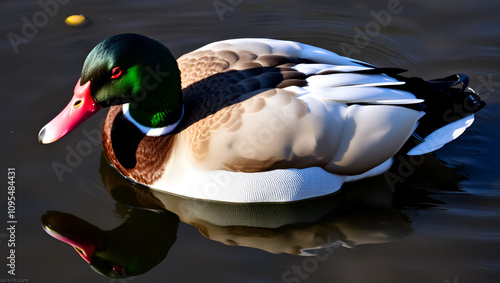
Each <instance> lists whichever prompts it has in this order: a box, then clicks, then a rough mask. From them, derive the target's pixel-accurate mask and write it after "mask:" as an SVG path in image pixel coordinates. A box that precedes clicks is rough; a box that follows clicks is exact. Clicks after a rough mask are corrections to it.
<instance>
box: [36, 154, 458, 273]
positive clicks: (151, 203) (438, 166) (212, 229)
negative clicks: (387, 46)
mask: <svg viewBox="0 0 500 283" xmlns="http://www.w3.org/2000/svg"><path fill="white" fill-rule="evenodd" d="M100 173H101V176H102V181H103V183H104V185H105V187H106V189H107V190H108V192H109V194H110V195H111V196H112V197H113V199H115V200H116V201H117V202H116V208H117V211H118V212H119V213H120V214H121V215H122V216H124V218H125V219H126V220H125V221H124V223H122V224H121V225H119V226H118V227H116V228H114V229H112V230H109V231H104V230H102V229H100V228H98V227H96V226H94V225H93V224H91V223H89V222H87V221H85V220H82V219H80V218H78V217H76V216H73V215H71V214H67V213H63V212H57V211H48V212H47V213H46V214H45V215H43V216H42V226H43V228H44V229H45V231H46V232H47V233H48V234H49V235H51V236H53V237H54V238H56V239H58V240H61V241H63V242H65V243H68V244H70V245H72V246H73V247H74V248H75V250H76V251H77V252H78V253H79V254H80V256H82V258H83V259H84V260H85V261H87V262H88V263H90V265H91V267H92V268H93V269H94V270H95V271H96V272H98V273H99V274H102V275H105V276H108V277H115V278H123V277H129V276H136V275H140V274H144V273H146V272H147V271H149V270H150V269H152V268H153V267H155V266H156V265H158V264H159V263H160V262H162V261H163V260H164V259H165V258H166V256H167V254H168V252H169V250H170V248H171V247H172V246H173V245H174V243H175V240H176V234H177V232H178V231H177V228H178V225H179V221H182V222H184V223H187V224H189V225H192V226H194V227H196V228H197V229H198V230H199V232H200V233H201V234H202V235H203V236H204V237H206V238H208V239H211V240H213V241H218V242H221V243H223V244H226V245H231V246H244V247H252V248H256V249H260V250H264V251H267V252H270V253H274V254H280V253H287V254H293V255H298V256H315V257H320V256H322V255H327V254H331V253H332V251H333V250H334V249H337V248H339V247H341V246H343V247H348V248H354V247H356V246H358V245H364V244H382V243H388V242H393V241H397V240H399V239H401V238H404V237H406V236H408V235H410V234H411V233H412V232H413V229H412V227H411V226H412V221H411V219H410V218H409V217H408V216H407V215H405V213H404V212H405V211H408V210H415V209H439V207H440V206H441V205H443V204H444V203H443V202H441V201H438V200H435V199H433V198H432V197H431V195H432V194H438V193H446V192H462V191H461V189H460V188H459V185H458V184H459V182H461V181H462V180H464V179H466V177H465V176H464V175H462V174H461V172H460V168H457V167H453V166H450V165H448V164H445V163H444V162H442V161H441V160H439V159H438V158H437V157H435V155H433V154H428V155H425V156H422V157H411V158H403V157H397V158H396V162H395V163H394V165H393V166H392V168H391V169H390V170H389V171H388V172H386V173H384V174H382V175H379V176H376V177H372V178H369V179H366V180H362V181H358V182H354V183H347V184H345V185H344V187H343V189H342V190H341V191H339V192H337V193H334V194H332V195H329V196H326V197H321V198H317V199H311V200H306V201H299V202H294V203H286V204H231V203H221V202H211V201H205V200H197V199H190V198H185V197H180V196H175V195H172V194H168V193H164V192H159V191H154V190H150V189H148V188H147V187H144V186H142V185H139V184H136V183H133V182H131V181H129V180H128V179H125V178H124V177H122V175H120V174H119V173H118V172H117V171H116V170H115V169H114V168H113V167H112V166H111V165H110V164H109V163H108V161H107V159H106V157H105V156H104V154H103V155H102V156H101V166H100ZM110 213H112V212H111V211H110Z"/></svg>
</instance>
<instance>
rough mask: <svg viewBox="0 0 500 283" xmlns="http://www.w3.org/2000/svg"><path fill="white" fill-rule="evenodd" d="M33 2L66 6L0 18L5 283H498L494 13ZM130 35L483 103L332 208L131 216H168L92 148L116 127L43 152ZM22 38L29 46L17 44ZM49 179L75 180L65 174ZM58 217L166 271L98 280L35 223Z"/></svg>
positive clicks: (456, 7) (320, 3) (399, 6)
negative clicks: (315, 59) (459, 79)
mask: <svg viewBox="0 0 500 283" xmlns="http://www.w3.org/2000/svg"><path fill="white" fill-rule="evenodd" d="M40 2H42V3H58V4H57V6H56V5H54V4H52V6H49V7H48V8H47V7H46V9H45V10H44V9H43V7H42V6H40V4H38V1H34V0H33V1H26V0H24V1H14V0H7V1H3V2H1V3H0V32H1V40H0V56H1V57H0V93H1V98H2V103H1V105H2V121H3V122H2V123H0V128H1V131H0V132H1V133H2V138H1V139H0V148H1V150H0V152H1V157H2V162H3V170H4V172H5V173H4V176H5V177H4V178H5V182H4V183H3V184H4V185H3V188H0V195H2V197H1V198H0V199H1V203H0V216H1V217H0V218H1V220H0V221H2V227H4V228H2V230H0V241H1V242H0V263H1V264H0V279H1V280H2V281H0V282H6V281H3V280H5V279H8V278H17V279H29V282H75V283H76V282H296V283H298V282H460V283H465V282H498V278H499V276H500V169H499V168H500V155H499V153H500V150H499V147H498V140H499V139H500V131H499V129H500V127H499V125H500V124H499V122H500V114H498V113H500V112H499V111H500V104H499V101H500V99H499V97H500V96H499V94H500V76H499V74H500V72H499V70H498V66H499V63H500V60H499V59H500V52H499V51H500V49H499V47H500V18H499V17H498V12H499V11H500V2H498V1H491V0H490V1H487V0H477V1H465V0H458V1H457V0H455V1H451V0H446V1H409V0H406V1H405V0H401V1H396V0H390V1H387V0H378V1H349V2H345V4H333V2H332V1H326V0H312V1H284V0H283V1H249V0H232V1H231V0H215V1H211V0H210V1H157V0H156V1H155V0H145V1H135V2H132V1H129V2H126V1H116V0H115V1H77V0H72V1H62V0H61V1H60V2H61V3H59V2H55V1H52V2H51V1H48V0H47V1H43V0H42V1H40ZM47 9H48V10H47ZM48 13H49V14H48ZM80 13H83V14H85V15H87V16H88V17H89V18H90V19H91V23H90V24H89V25H88V26H86V27H83V28H72V27H69V26H66V25H65V24H64V19H65V18H66V17H67V16H69V15H71V14H80ZM26 22H31V23H33V22H34V23H36V24H37V26H34V28H33V27H31V29H30V28H29V27H27V25H28V24H26ZM23 26H24V27H23ZM124 32H135V33H141V34H144V35H147V36H150V37H153V38H155V39H157V40H159V41H161V42H162V43H164V44H165V45H166V46H167V47H169V48H170V50H171V51H172V53H173V54H174V55H175V56H176V57H178V56H180V55H182V54H184V53H186V52H188V51H191V50H193V49H195V48H198V47H200V46H202V45H204V44H207V43H210V42H213V41H216V40H221V39H227V38H237V37H269V38H277V39H289V40H295V41H300V42H303V43H308V44H312V45H316V46H320V47H323V48H326V49H330V50H332V51H334V52H337V53H340V54H343V55H349V56H351V57H354V58H357V59H361V60H364V61H368V62H371V63H373V64H376V65H379V66H384V67H400V68H405V69H409V70H410V72H409V74H410V75H417V76H422V77H424V78H426V79H432V78H437V77H445V76H448V75H450V74H453V73H466V74H468V75H469V77H470V86H471V87H473V88H475V89H476V90H477V91H479V92H480V94H481V95H482V97H483V99H484V100H485V101H486V102H487V103H488V105H487V107H486V108H485V109H483V110H482V111H481V112H480V113H479V114H477V115H476V117H477V118H476V122H475V123H474V125H473V126H472V127H471V128H470V130H468V131H467V132H466V133H465V134H464V135H463V136H462V137H461V138H460V139H458V140H457V141H455V142H453V143H451V144H449V145H448V146H447V147H446V148H443V149H441V150H439V151H438V152H437V153H436V155H427V156H425V157H422V158H420V159H410V160H404V161H400V162H401V163H399V165H396V167H395V168H394V169H393V170H392V171H391V173H388V174H385V175H383V176H379V177H377V178H373V179H371V180H367V181H364V182H361V183H357V184H353V185H350V186H346V187H345V188H344V189H343V191H342V192H341V193H339V194H337V195H334V196H330V197H328V198H323V199H318V200H313V201H308V202H304V203H299V204H293V205H260V206H244V205H240V206H237V205H236V206H235V205H232V206H231V205H221V204H214V203H206V202H196V201H190V200H186V199H178V198H175V197H172V196H161V197H159V196H156V197H157V198H160V199H161V201H162V202H163V203H162V204H161V205H160V206H163V207H165V208H167V209H168V210H170V211H171V212H173V213H175V214H171V213H163V214H160V216H158V215H156V214H154V213H153V214H151V213H152V212H150V211H145V210H140V209H137V208H135V207H134V205H136V206H137V205H138V201H137V197H135V196H139V202H141V203H142V204H143V205H146V206H148V207H156V208H158V207H159V203H158V202H156V203H155V202H151V201H148V200H145V199H144V198H143V195H147V194H145V193H144V191H143V190H142V189H141V188H140V187H133V186H130V184H128V183H126V182H124V183H123V182H122V181H116V180H117V179H116V178H117V177H116V176H115V175H113V172H112V171H111V172H109V170H107V168H106V164H105V162H104V163H102V164H101V152H102V146H101V145H100V143H99V142H95V140H94V139H95V138H94V137H95V135H94V134H95V133H96V132H97V131H100V127H101V124H102V120H103V119H104V116H105V112H106V111H101V113H99V114H97V115H95V116H94V117H92V118H91V119H90V120H89V121H87V122H85V123H84V124H82V125H81V126H80V128H79V129H77V130H76V131H75V132H74V133H72V134H70V135H69V136H67V137H65V138H64V139H62V140H60V141H59V142H57V143H54V144H51V145H40V144H38V141H37V134H38V131H39V129H40V128H41V127H42V126H43V125H45V123H47V122H48V121H49V120H50V119H52V117H54V116H55V115H56V114H57V113H59V111H60V110H62V108H63V107H64V106H65V105H66V103H67V102H68V101H69V99H70V98H71V96H72V91H73V87H74V85H75V84H76V81H77V80H78V78H79V74H80V71H81V67H82V63H83V60H84V59H85V56H86V55H87V53H88V52H89V51H90V49H91V48H92V47H93V46H94V45H95V44H97V43H98V42H100V41H101V40H103V39H105V38H107V37H109V36H111V35H114V34H117V33H124ZM12 33H14V34H16V35H17V36H18V37H16V39H15V41H14V42H15V43H14V44H12V42H11V40H10V39H9V34H10V38H12V36H13V35H12ZM13 45H14V47H13ZM16 48H17V51H16ZM75 152H76V153H75ZM78 152H80V153H78ZM54 164H58V165H62V166H66V167H64V168H66V169H67V170H68V171H64V172H59V173H57V172H56V171H55V170H54ZM8 167H14V168H16V169H15V170H16V180H15V181H16V191H15V197H16V206H15V217H16V220H17V223H16V224H15V225H16V230H15V244H16V247H15V248H16V250H15V257H16V262H15V263H16V270H15V272H16V275H15V276H11V275H10V274H8V273H7V270H9V268H8V267H7V266H6V264H7V259H6V257H8V256H9V255H10V251H9V250H10V248H9V247H8V243H9V242H8V238H9V237H10V231H9V230H7V227H8V224H7V216H8V207H7V203H6V202H7V201H6V199H7V196H8V185H7V181H8V180H7V174H8V173H7V168H8ZM108 169H109V168H108ZM114 180H115V181H114ZM391 184H392V186H391ZM105 185H107V188H106V186H105ZM117 186H119V187H118V188H117ZM392 189H395V191H394V193H392V191H391V190H392ZM108 190H109V191H110V192H111V195H113V196H114V197H115V198H116V199H118V200H119V202H118V201H116V200H115V199H113V198H112V197H111V195H110V193H109V192H108ZM120 192H121V193H120ZM127 192H128V193H127ZM126 204H131V205H130V206H126ZM47 211H57V212H64V213H69V214H71V215H74V216H76V217H79V218H81V219H84V220H85V221H87V222H90V223H92V224H93V225H95V226H97V227H99V229H102V230H113V229H115V227H117V226H119V225H120V224H122V223H124V222H125V223H126V225H125V224H124V226H122V227H125V228H126V229H125V228H123V229H122V230H123V231H121V232H120V233H121V234H120V233H118V232H116V234H120V235H119V236H117V237H124V235H125V236H126V235H132V236H131V237H132V238H134V239H135V240H136V243H135V244H139V245H141V247H142V248H140V249H139V250H142V251H139V252H137V253H140V252H144V251H146V256H145V257H146V258H147V259H144V260H141V262H147V261H148V260H149V259H151V258H152V257H153V254H155V253H157V252H158V253H160V254H161V253H163V254H162V256H165V254H166V251H168V255H167V256H166V257H165V259H163V260H161V262H160V263H158V264H157V265H156V266H155V267H153V268H152V269H151V270H150V271H148V272H146V273H145V274H144V275H140V276H136V277H132V278H129V279H127V280H125V279H122V280H117V279H110V278H107V277H104V276H102V275H99V274H97V273H96V272H94V271H93V270H92V269H91V268H89V266H88V264H87V263H86V262H84V261H83V260H82V259H81V258H80V257H79V256H78V255H77V253H76V252H75V251H74V250H73V249H72V248H71V247H70V246H68V245H66V244H63V243H62V242H60V241H57V240H55V239H54V238H52V237H50V236H49V235H48V234H47V233H45V232H44V230H43V229H42V228H41V225H40V219H41V217H42V215H44V214H46V212H47ZM54 213H56V212H52V214H54ZM148 213H149V214H148ZM176 215H177V216H178V217H180V219H181V221H180V222H178V221H177V216H176ZM162 217H163V218H162ZM68 219H70V220H69V221H70V222H72V221H73V223H77V222H76V221H77V220H74V219H73V218H68ZM132 220H133V221H132ZM134 221H135V222H134ZM138 231H144V233H143V234H141V233H137V232H138ZM134 233H137V235H136V234H134ZM175 236H176V237H177V239H176V241H175V242H173V239H174V237H175ZM163 237H164V238H163ZM157 238H160V240H158V239H157ZM161 239H164V240H161ZM130 241H132V240H130ZM117 242H119V241H118V240H117ZM132 242H133V241H132ZM170 245H172V246H171V247H170ZM319 245H324V247H323V249H312V250H310V252H311V253H314V252H316V256H309V257H306V256H299V255H296V253H298V252H299V251H300V249H301V248H313V247H316V246H319ZM341 245H342V246H341ZM121 252H123V253H125V254H126V253H127V252H129V253H132V251H131V250H127V249H122V250H121ZM153 266H154V264H153ZM19 282H21V281H19Z"/></svg>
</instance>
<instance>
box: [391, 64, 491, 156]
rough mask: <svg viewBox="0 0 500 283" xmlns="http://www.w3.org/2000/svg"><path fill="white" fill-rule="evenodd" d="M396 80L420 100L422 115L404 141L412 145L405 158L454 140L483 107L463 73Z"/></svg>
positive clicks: (437, 147) (426, 151)
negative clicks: (439, 77) (422, 107)
mask: <svg viewBox="0 0 500 283" xmlns="http://www.w3.org/2000/svg"><path fill="white" fill-rule="evenodd" d="M398 79H402V80H404V81H405V82H406V84H405V85H404V87H405V88H406V90H408V91H411V92H412V93H413V94H414V95H416V96H417V98H421V99H424V102H423V104H424V109H423V111H424V112H425V115H424V116H423V117H422V118H421V119H420V120H419V124H418V126H417V127H416V129H415V131H414V133H413V135H412V139H410V140H409V141H408V143H409V144H412V145H413V146H414V147H413V148H412V149H411V150H410V151H408V154H409V155H420V154H425V153H428V152H432V151H434V150H437V149H439V148H441V147H442V146H443V145H445V144H446V143H448V142H450V141H452V140H454V139H456V138H457V137H458V136H460V135H461V134H462V133H463V132H464V131H465V129H466V128H467V127H469V126H470V125H471V124H472V122H473V121H474V113H475V112H477V111H479V110H480V109H482V108H483V107H484V106H485V105H486V104H485V103H484V101H481V99H480V98H479V95H478V94H477V93H476V92H474V90H473V89H472V88H470V87H469V86H468V85H469V77H468V76H467V75H464V74H455V75H451V76H448V77H445V78H441V79H435V80H430V81H424V80H422V79H420V78H404V77H399V78H398ZM415 144H417V145H416V146H415Z"/></svg>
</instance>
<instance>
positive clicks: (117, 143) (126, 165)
mask: <svg viewBox="0 0 500 283" xmlns="http://www.w3.org/2000/svg"><path fill="white" fill-rule="evenodd" d="M174 140H175V138H174V136H173V135H165V136H159V137H152V136H147V135H145V134H144V133H142V132H141V131H140V130H139V129H138V128H137V127H136V126H135V125H134V124H132V123H131V122H130V121H129V120H128V119H127V118H125V116H124V115H123V112H122V107H121V106H113V107H111V108H110V110H109V112H108V115H107V117H106V120H105V121H104V126H103V130H102V143H103V147H104V152H105V153H106V156H107V157H108V160H109V161H110V163H111V164H112V165H113V166H114V167H115V168H116V169H117V170H118V171H119V172H120V173H121V174H122V175H124V176H126V177H128V178H130V179H132V180H134V181H136V182H139V183H142V184H145V185H150V184H153V183H154V182H155V181H157V180H158V179H159V178H160V177H161V176H162V174H163V171H164V164H165V162H166V161H167V160H168V158H169V155H170V152H171V150H172V148H173V146H174Z"/></svg>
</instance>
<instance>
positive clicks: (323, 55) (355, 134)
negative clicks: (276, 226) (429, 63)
mask: <svg viewBox="0 0 500 283" xmlns="http://www.w3.org/2000/svg"><path fill="white" fill-rule="evenodd" d="M178 62H179V68H180V69H181V74H182V84H183V96H184V103H185V105H186V119H185V120H184V123H183V124H182V125H181V126H180V129H181V130H182V132H181V135H182V136H183V138H184V140H185V144H187V145H188V146H187V147H188V151H189V152H190V154H191V156H192V158H193V160H194V161H195V162H196V164H197V166H200V167H201V168H204V169H209V170H217V169H224V170H230V171H243V172H258V171H265V170H269V169H278V168H281V169H282V168H307V167H314V166H319V167H323V168H324V169H326V170H327V171H330V172H332V173H337V174H345V175H355V174H361V173H363V172H365V171H367V170H370V169H371V168H373V167H376V166H378V165H379V164H381V163H383V162H385V161H386V160H387V159H389V158H390V157H392V156H393V155H394V154H395V153H396V152H397V151H398V150H399V149H400V148H401V146H402V145H403V144H404V143H405V141H406V140H407V139H408V137H409V136H410V135H411V133H412V132H413V130H414V128H415V126H416V122H417V120H418V119H419V118H420V117H421V115H422V112H421V111H419V110H418V107H417V105H419V104H420V103H421V102H422V101H423V100H422V99H418V98H417V97H416V96H415V95H413V94H412V93H410V92H408V91H404V90H402V89H396V86H400V85H401V84H404V82H402V81H399V80H397V79H395V78H394V77H391V76H389V75H387V74H386V72H387V70H386V69H378V68H376V67H375V66H372V65H370V64H367V63H364V62H361V61H357V60H353V59H349V58H346V57H343V56H339V55H337V54H335V53H333V52H330V51H327V50H324V49H321V48H317V47H313V46H309V45H305V44H300V43H296V42H291V41H279V40H270V39H235V40H226V41H221V42H216V43H212V44H209V45H207V46H204V47H202V48H200V49H198V50H195V51H193V52H191V53H189V54H186V55H184V56H182V57H181V58H179V60H178ZM393 71H394V70H393ZM394 72H396V71H394Z"/></svg>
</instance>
